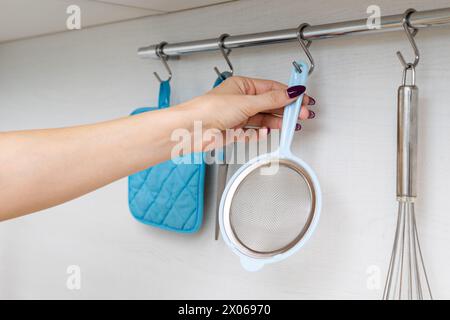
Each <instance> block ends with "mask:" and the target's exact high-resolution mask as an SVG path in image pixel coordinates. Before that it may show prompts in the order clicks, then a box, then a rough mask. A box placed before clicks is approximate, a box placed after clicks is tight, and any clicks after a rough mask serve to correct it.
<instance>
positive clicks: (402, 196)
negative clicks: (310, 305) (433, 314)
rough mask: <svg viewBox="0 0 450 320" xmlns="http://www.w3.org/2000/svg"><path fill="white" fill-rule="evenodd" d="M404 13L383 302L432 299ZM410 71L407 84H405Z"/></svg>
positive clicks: (414, 91)
mask: <svg viewBox="0 0 450 320" xmlns="http://www.w3.org/2000/svg"><path fill="white" fill-rule="evenodd" d="M412 12H414V9H409V10H407V11H406V12H405V18H404V21H403V27H404V29H405V32H406V34H407V36H408V39H409V41H410V43H411V45H412V47H413V49H414V53H415V60H414V62H413V63H406V62H405V59H404V58H403V56H402V54H401V53H400V52H397V55H398V57H399V59H400V61H401V63H402V65H403V67H404V70H403V83H402V85H401V86H400V87H399V89H398V100H397V107H398V110H397V201H398V217H397V228H396V231H395V240H394V246H393V249H392V256H391V260H390V264H389V270H388V274H387V278H386V284H385V288H384V293H383V299H385V300H386V299H398V300H403V299H409V300H416V299H418V300H422V299H433V296H432V294H431V289H430V283H429V281H428V276H427V272H426V270H425V264H424V261H423V256H422V250H421V248H420V243H419V235H418V232H417V224H416V217H415V212H414V201H415V199H416V196H417V191H416V167H417V135H418V130H417V115H418V93H419V89H418V88H417V86H416V84H415V81H416V72H415V67H416V66H417V64H418V63H419V57H420V56H419V51H418V49H417V46H416V44H415V42H414V36H415V35H416V33H417V30H413V31H411V30H410V29H411V27H410V26H409V23H408V18H409V15H410V14H411V13H412ZM408 71H411V78H412V79H411V81H412V82H411V84H409V85H408V84H406V76H407V72H408Z"/></svg>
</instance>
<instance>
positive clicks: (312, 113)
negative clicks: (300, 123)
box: [308, 110, 316, 119]
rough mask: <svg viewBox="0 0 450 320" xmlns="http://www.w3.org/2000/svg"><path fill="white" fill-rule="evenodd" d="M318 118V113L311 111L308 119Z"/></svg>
mask: <svg viewBox="0 0 450 320" xmlns="http://www.w3.org/2000/svg"><path fill="white" fill-rule="evenodd" d="M315 117H316V113H315V112H314V111H311V110H309V114H308V119H314V118H315Z"/></svg>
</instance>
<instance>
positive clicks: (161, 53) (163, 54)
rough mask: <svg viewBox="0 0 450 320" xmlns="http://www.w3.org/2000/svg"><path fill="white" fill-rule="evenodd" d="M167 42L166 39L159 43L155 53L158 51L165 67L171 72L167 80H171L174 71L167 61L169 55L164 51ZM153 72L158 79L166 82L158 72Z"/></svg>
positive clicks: (158, 55)
mask: <svg viewBox="0 0 450 320" xmlns="http://www.w3.org/2000/svg"><path fill="white" fill-rule="evenodd" d="M166 44H167V42H164V41H163V42H161V43H160V44H158V45H157V46H156V48H155V53H156V56H157V57H158V58H159V59H160V60H161V61H162V63H163V65H164V67H165V68H166V70H167V73H168V74H169V77H168V78H167V79H166V80H165V81H170V79H172V71H171V70H170V67H169V65H168V63H167V60H168V59H169V56H168V55H166V54H165V53H164V52H163V48H164V46H165V45H166ZM153 74H154V75H155V77H156V79H158V81H159V82H164V81H163V80H162V79H161V77H160V76H159V75H158V73H157V72H153Z"/></svg>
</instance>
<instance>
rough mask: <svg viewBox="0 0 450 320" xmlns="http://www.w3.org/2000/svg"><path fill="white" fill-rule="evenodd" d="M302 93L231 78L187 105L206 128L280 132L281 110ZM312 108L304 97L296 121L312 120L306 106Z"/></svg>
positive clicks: (265, 82)
mask: <svg viewBox="0 0 450 320" xmlns="http://www.w3.org/2000/svg"><path fill="white" fill-rule="evenodd" d="M295 89H297V90H295ZM298 89H300V90H298ZM301 89H303V90H301ZM304 90H305V88H304V87H302V88H298V87H297V88H296V87H294V88H288V87H287V86H286V85H285V84H282V83H279V82H276V81H271V80H260V79H252V78H246V77H231V78H229V79H227V80H226V81H224V82H223V83H222V84H221V85H220V86H218V87H216V88H214V89H212V90H211V91H209V92H208V93H207V94H205V95H204V96H201V97H198V98H196V99H194V100H191V101H190V102H188V104H190V105H191V107H192V108H193V109H196V110H197V111H198V114H199V119H201V120H202V121H203V122H204V123H203V125H204V126H205V127H206V128H215V129H219V130H221V131H224V130H226V129H237V128H245V127H246V126H251V127H261V128H269V129H280V128H281V124H282V117H281V116H282V115H283V109H284V107H285V106H287V105H289V104H290V103H291V102H293V101H294V100H295V99H297V98H298V96H299V95H301V94H302V93H303V91H304ZM314 104H315V101H314V99H312V98H311V97H309V96H307V95H306V94H305V95H304V96H303V101H302V105H303V107H302V109H301V112H300V115H299V119H302V120H305V119H312V118H314V116H315V114H314V112H312V111H310V110H309V109H308V105H314ZM300 128H301V126H300V125H298V126H297V130H299V129H300Z"/></svg>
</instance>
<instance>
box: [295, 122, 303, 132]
mask: <svg viewBox="0 0 450 320" xmlns="http://www.w3.org/2000/svg"><path fill="white" fill-rule="evenodd" d="M300 130H302V125H301V124H300V123H297V124H296V125H295V131H300Z"/></svg>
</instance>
